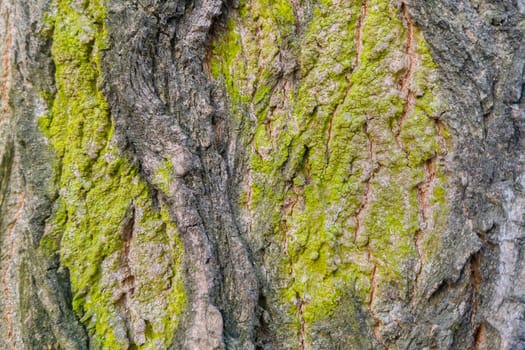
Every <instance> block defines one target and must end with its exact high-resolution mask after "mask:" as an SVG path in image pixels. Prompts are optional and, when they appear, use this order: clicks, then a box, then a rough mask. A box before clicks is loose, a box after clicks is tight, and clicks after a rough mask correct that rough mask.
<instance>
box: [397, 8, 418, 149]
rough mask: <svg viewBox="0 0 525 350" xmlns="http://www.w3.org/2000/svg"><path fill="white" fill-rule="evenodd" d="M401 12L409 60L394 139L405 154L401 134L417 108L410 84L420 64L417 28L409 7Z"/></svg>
mask: <svg viewBox="0 0 525 350" xmlns="http://www.w3.org/2000/svg"><path fill="white" fill-rule="evenodd" d="M401 12H402V17H403V22H404V23H405V25H406V28H407V38H406V42H405V57H406V58H407V60H408V68H407V71H406V73H405V74H404V75H403V77H402V79H401V82H400V91H401V94H402V96H403V98H404V99H405V103H404V105H403V111H402V113H401V115H400V117H399V120H398V126H397V131H396V132H395V134H394V137H395V139H396V143H397V144H398V146H399V147H400V148H401V149H402V150H403V151H404V152H405V153H408V152H407V150H406V148H405V145H404V144H403V140H401V132H402V130H403V124H404V122H405V120H406V118H407V117H408V116H409V115H410V113H412V111H413V110H414V108H415V103H416V95H415V93H414V91H412V89H411V88H410V83H411V82H412V80H413V78H414V74H415V72H416V68H417V62H418V55H417V52H416V42H415V37H414V35H415V26H414V24H413V23H412V20H411V19H410V16H409V13H408V7H407V5H406V4H404V3H403V4H402V5H401Z"/></svg>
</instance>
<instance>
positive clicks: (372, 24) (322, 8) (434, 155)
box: [211, 0, 449, 348]
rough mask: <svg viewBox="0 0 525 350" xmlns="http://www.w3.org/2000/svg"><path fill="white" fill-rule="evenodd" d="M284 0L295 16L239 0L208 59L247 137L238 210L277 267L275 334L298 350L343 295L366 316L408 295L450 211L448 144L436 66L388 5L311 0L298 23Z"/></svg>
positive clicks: (273, 269) (376, 0)
mask: <svg viewBox="0 0 525 350" xmlns="http://www.w3.org/2000/svg"><path fill="white" fill-rule="evenodd" d="M282 6H285V7H286V8H287V10H286V11H284V10H279V11H283V13H291V15H293V16H295V13H294V10H293V6H292V2H291V1H289V2H282V1H280V2H278V3H277V2H275V3H273V2H272V3H268V2H267V1H257V0H251V1H244V2H243V3H242V4H241V7H240V10H239V13H238V14H232V16H231V18H230V20H229V22H228V26H227V28H226V30H225V33H223V35H221V36H220V37H218V38H217V39H216V40H215V42H214V46H213V49H212V58H211V66H212V72H213V76H214V77H215V79H216V80H217V81H218V82H219V83H221V84H222V86H223V87H224V88H225V89H226V91H227V92H228V93H229V95H230V104H231V110H232V114H233V115H234V116H235V118H234V121H235V123H236V124H237V125H238V128H237V129H238V130H239V132H240V137H241V138H244V139H245V140H249V144H248V145H247V148H248V149H249V152H248V153H249V154H248V156H247V157H248V158H249V159H248V163H249V175H248V176H247V179H246V183H247V184H248V185H247V186H248V187H249V190H247V192H246V194H244V195H243V196H241V197H242V203H241V205H242V206H245V207H246V208H245V210H246V213H247V215H249V216H250V217H251V219H250V227H251V232H250V236H251V237H253V244H254V250H256V251H257V250H258V249H259V245H260V244H261V243H260V242H266V243H264V244H265V246H264V248H260V249H265V252H266V253H265V254H266V255H267V256H265V258H264V260H265V261H272V263H271V264H268V263H264V262H263V264H265V265H264V266H265V269H267V271H269V276H270V277H269V278H270V280H271V283H270V284H275V285H276V286H278V288H277V289H276V290H275V291H274V292H272V293H270V295H268V297H269V299H270V300H271V302H272V305H275V306H276V309H277V310H279V311H276V312H277V313H278V314H279V316H278V319H282V320H283V324H281V325H280V326H279V328H278V329H277V327H276V329H275V332H277V333H279V334H280V335H281V336H283V337H284V336H292V337H294V336H296V335H298V336H297V337H296V338H297V343H296V345H295V346H296V347H297V348H299V344H301V343H303V344H304V343H305V342H306V343H310V344H313V342H314V341H315V339H313V338H312V336H313V334H316V333H315V331H314V330H315V329H318V328H322V324H323V322H324V323H326V322H330V320H331V319H334V320H335V319H336V318H337V317H340V315H336V313H337V312H338V311H337V310H340V304H341V303H340V299H341V296H343V295H347V294H348V293H349V291H351V293H352V295H353V298H355V300H358V301H360V302H361V303H362V304H361V305H362V307H364V308H365V309H368V310H369V317H371V318H372V319H373V321H372V322H371V323H372V324H373V323H377V315H376V312H375V310H376V308H381V309H383V310H387V312H388V310H389V308H392V307H393V306H392V305H388V304H387V305H385V304H384V302H383V301H386V300H387V298H394V299H395V300H397V301H398V302H399V303H407V302H409V300H408V299H407V298H408V297H407V296H409V295H410V293H411V292H412V288H413V286H412V285H409V283H408V282H407V281H409V280H414V279H416V275H417V274H418V273H419V272H418V270H417V269H415V268H413V266H414V265H415V264H416V263H415V261H422V262H423V263H424V262H425V261H428V260H429V259H430V257H431V256H432V255H433V254H436V253H437V249H438V248H437V247H436V246H435V244H434V243H435V242H437V241H438V239H437V238H438V237H439V235H440V233H441V232H442V230H443V229H444V228H445V221H446V218H447V216H448V206H447V203H446V188H447V179H446V177H445V176H444V167H443V164H442V158H443V156H444V154H445V153H446V151H447V149H446V148H447V144H448V143H449V140H448V138H447V132H446V128H445V127H444V126H443V125H440V124H438V122H437V121H436V120H437V118H438V117H439V116H440V114H441V113H442V111H443V110H444V108H445V107H444V106H443V105H442V103H441V100H440V98H439V86H438V84H437V83H436V81H437V78H436V72H435V68H436V67H435V64H434V63H433V61H432V57H431V56H430V52H429V50H428V47H427V45H426V43H425V42H424V39H423V37H422V35H421V33H420V32H419V31H418V30H417V28H415V27H414V26H413V24H412V23H411V22H410V20H409V19H407V18H405V15H404V13H400V12H399V10H398V7H397V6H396V5H395V4H394V3H393V2H390V1H386V0H367V1H364V0H363V1H320V2H317V3H316V4H315V5H313V6H312V9H311V12H310V13H308V14H307V15H304V16H302V17H303V20H304V18H307V21H305V22H302V23H299V22H298V21H299V18H288V15H286V16H283V18H278V17H276V16H275V13H277V11H278V9H279V8H280V7H282ZM288 9H290V10H288ZM303 9H304V8H303ZM289 11H291V12H289ZM298 28H299V29H298ZM261 33H264V34H265V35H261ZM287 65H288V66H287ZM241 126H242V127H241ZM430 168H432V170H431V171H429V170H428V169H430ZM430 213H432V215H430ZM433 244H434V246H433ZM393 290H395V292H393ZM382 303H383V304H382ZM389 304H392V303H389ZM348 317H351V316H348ZM348 322H350V320H349V321H348ZM352 322H353V321H352ZM356 327H357V326H356ZM362 336H363V337H365V338H366V336H365V334H364V333H363V334H362ZM363 339H364V338H363ZM378 341H379V340H378Z"/></svg>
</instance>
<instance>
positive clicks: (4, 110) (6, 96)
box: [0, 12, 13, 121]
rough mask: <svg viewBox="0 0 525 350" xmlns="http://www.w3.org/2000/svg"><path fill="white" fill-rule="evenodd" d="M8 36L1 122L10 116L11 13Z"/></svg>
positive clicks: (0, 85) (0, 92) (1, 88)
mask: <svg viewBox="0 0 525 350" xmlns="http://www.w3.org/2000/svg"><path fill="white" fill-rule="evenodd" d="M5 28H6V35H5V38H4V47H3V50H2V75H1V79H2V80H1V81H0V96H1V97H2V106H1V108H0V121H2V120H4V119H5V118H7V115H8V114H9V103H10V99H9V90H10V88H11V49H12V46H13V34H12V29H11V25H10V24H9V12H8V13H7V19H6V23H5Z"/></svg>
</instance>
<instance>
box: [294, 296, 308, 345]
mask: <svg viewBox="0 0 525 350" xmlns="http://www.w3.org/2000/svg"><path fill="white" fill-rule="evenodd" d="M296 297H297V314H298V317H299V325H300V327H299V344H300V346H301V348H300V349H301V350H306V349H307V343H306V321H305V319H304V306H305V305H306V303H305V301H304V299H303V298H301V296H300V295H299V293H297V295H296Z"/></svg>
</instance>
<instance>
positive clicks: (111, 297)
mask: <svg viewBox="0 0 525 350" xmlns="http://www.w3.org/2000/svg"><path fill="white" fill-rule="evenodd" d="M55 6H56V8H55V9H54V11H52V12H53V15H48V18H47V21H48V22H49V27H50V28H52V30H50V31H51V32H50V33H49V35H51V37H52V40H53V44H52V49H51V52H52V56H53V60H54V62H55V65H56V75H55V79H56V88H57V91H56V94H54V95H52V96H51V95H49V96H47V95H46V96H47V97H48V98H46V101H47V102H48V103H49V110H50V112H49V113H48V114H47V115H45V116H43V117H42V118H41V119H40V120H39V124H40V127H41V129H42V131H43V132H44V133H45V134H46V136H48V137H49V138H50V140H51V144H52V146H53V148H54V150H55V152H56V155H57V159H58V160H57V164H56V184H57V187H58V189H59V190H58V199H57V201H56V205H55V209H54V216H53V217H52V219H51V220H50V221H49V223H48V227H49V229H48V230H47V232H46V234H45V235H44V237H43V238H42V241H41V243H40V246H41V248H42V249H43V251H44V252H45V253H46V254H56V253H59V254H60V256H61V261H62V264H63V265H64V266H66V267H67V268H68V269H69V271H70V275H71V284H72V291H73V309H74V310H75V312H76V313H77V315H78V317H79V318H80V319H81V320H82V322H84V324H85V325H86V327H87V329H88V331H89V333H90V338H91V342H92V344H94V347H95V348H103V349H124V348H128V347H129V346H132V345H133V344H134V345H135V346H136V347H137V348H139V349H155V348H166V347H167V346H168V345H169V344H170V343H171V341H172V337H173V334H174V332H175V329H176V327H177V324H178V320H179V319H178V317H177V316H178V315H181V313H182V309H183V307H184V304H185V298H186V296H185V291H184V286H183V281H182V275H181V257H182V245H181V242H180V241H179V239H178V234H177V232H176V229H175V227H174V225H173V224H172V223H171V222H170V220H169V219H168V218H167V216H166V215H165V214H164V215H163V214H161V213H160V212H159V210H158V209H156V208H155V207H154V206H153V204H152V200H151V198H150V194H149V190H148V186H147V185H146V184H145V182H144V181H142V180H141V178H140V176H139V174H138V172H137V169H135V168H133V167H131V166H130V165H129V163H128V162H127V161H126V160H125V159H123V158H122V157H121V156H120V155H119V153H118V151H117V148H116V146H115V144H114V143H113V142H112V135H113V130H114V127H113V124H112V120H111V118H110V115H109V107H108V104H107V102H106V101H105V99H104V96H103V94H102V91H101V88H100V86H101V67H100V57H101V51H102V50H104V49H105V47H106V37H107V33H106V29H105V26H104V18H105V9H104V4H103V1H102V0H91V1H83V2H76V3H75V4H72V3H71V2H70V1H66V0H58V1H57V2H56V4H55ZM153 267H154V268H155V269H154V270H152V268H153ZM123 305H125V307H124V306H123Z"/></svg>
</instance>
